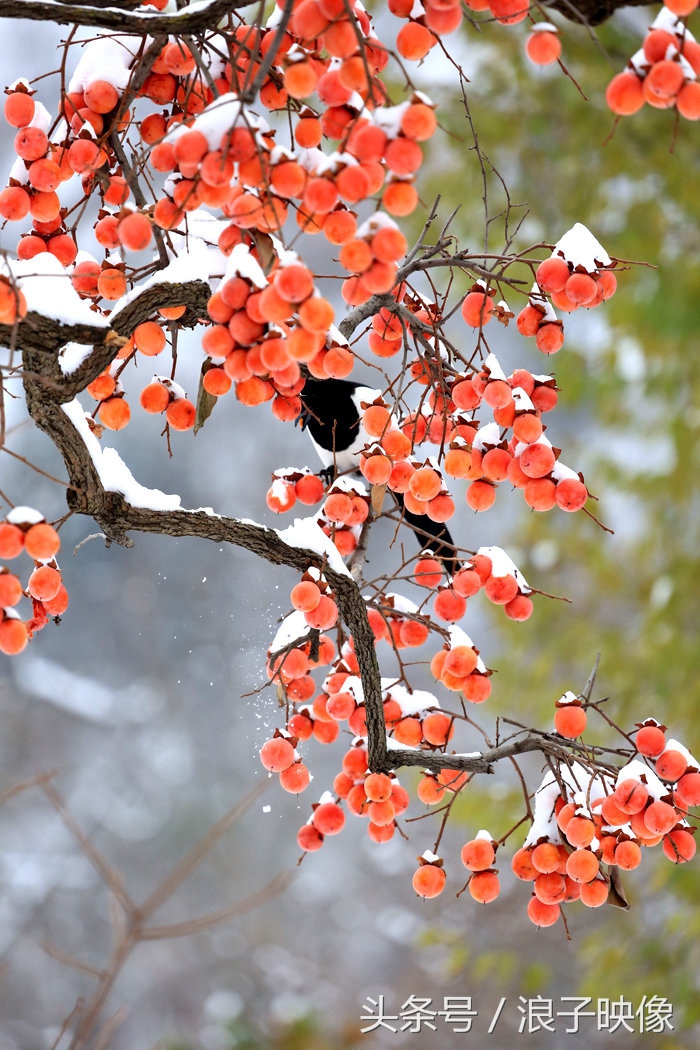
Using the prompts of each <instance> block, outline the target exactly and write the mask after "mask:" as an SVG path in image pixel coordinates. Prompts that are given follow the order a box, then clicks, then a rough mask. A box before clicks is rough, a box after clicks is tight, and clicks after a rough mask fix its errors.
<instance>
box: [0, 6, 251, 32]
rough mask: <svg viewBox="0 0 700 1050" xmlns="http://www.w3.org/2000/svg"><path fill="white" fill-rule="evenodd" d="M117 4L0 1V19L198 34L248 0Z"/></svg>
mask: <svg viewBox="0 0 700 1050" xmlns="http://www.w3.org/2000/svg"><path fill="white" fill-rule="evenodd" d="M119 6H120V5H119V4H118V3H117V4H114V5H113V6H111V7H109V8H106V9H105V10H102V9H101V8H100V7H98V6H89V5H85V6H82V5H80V4H76V3H72V4H69V3H63V2H62V0H0V18H28V19H31V20H32V21H35V22H48V21H51V22H58V23H59V24H60V25H78V26H93V27H95V28H100V29H112V30H115V31H116V32H120V33H133V34H137V35H142V34H144V33H198V32H201V31H202V30H204V29H215V28H216V24H217V22H218V21H219V19H221V18H224V17H225V16H226V15H227V14H229V12H231V11H235V10H237V9H238V8H239V7H249V6H250V0H209V3H208V4H206V6H203V4H202V3H201V2H200V3H198V4H197V6H196V8H195V9H194V10H189V9H185V10H184V11H178V12H177V14H172V15H163V14H160V13H158V12H156V11H155V9H152V10H153V13H152V14H151V13H149V12H148V10H147V9H145V8H144V9H142V10H139V12H138V13H131V12H130V11H122V10H119Z"/></svg>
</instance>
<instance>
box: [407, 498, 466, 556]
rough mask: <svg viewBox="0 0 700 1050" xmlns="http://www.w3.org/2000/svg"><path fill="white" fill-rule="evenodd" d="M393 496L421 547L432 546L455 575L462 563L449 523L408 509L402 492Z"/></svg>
mask: <svg viewBox="0 0 700 1050" xmlns="http://www.w3.org/2000/svg"><path fill="white" fill-rule="evenodd" d="M393 496H394V498H395V500H396V502H397V503H398V505H399V507H400V509H401V516H402V517H403V520H404V521H405V522H407V523H408V524H409V525H410V526H411V528H412V529H413V531H414V533H415V536H416V539H417V540H418V542H419V543H420V545H421V547H430V549H431V551H432V552H433V554H434V555H435V557H436V558H439V560H440V561H441V562H442V563H443V565H444V566H445V569H446V571H447V572H448V573H449V574H450V576H454V574H455V573H456V572H457V570H458V569H461V567H462V564H461V562H460V561H459V558H458V557H457V548H456V547H455V542H454V540H453V539H452V535H451V533H450V530H449V529H448V528H447V525H445V524H444V522H441V521H433V520H432V518H429V517H428V515H427V514H413V513H412V512H411V511H410V510H406V507H405V505H404V501H403V496H402V495H401V493H400V492H394V493H393Z"/></svg>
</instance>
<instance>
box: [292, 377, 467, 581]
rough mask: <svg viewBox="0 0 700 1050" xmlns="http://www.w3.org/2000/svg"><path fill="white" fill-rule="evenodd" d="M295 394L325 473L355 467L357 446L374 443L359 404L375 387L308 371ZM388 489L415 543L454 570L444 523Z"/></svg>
mask: <svg viewBox="0 0 700 1050" xmlns="http://www.w3.org/2000/svg"><path fill="white" fill-rule="evenodd" d="M300 397H301V402H302V413H301V416H300V422H301V425H302V427H303V428H304V429H305V430H306V431H307V432H308V434H309V437H310V438H311V441H312V443H313V446H314V448H315V449H316V452H317V454H318V457H319V459H320V460H321V462H322V463H323V466H324V468H325V472H326V473H327V474H328V476H329V477H331V478H332V477H334V476H335V475H336V474H342V473H346V472H349V471H356V470H358V464H359V454H360V451H361V450H362V449H363V448H364V447H365V445H371V444H374V443H375V440H374V439H373V438H371V437H370V436H369V435H368V434H367V432H366V431H365V429H364V428H363V426H362V421H361V420H362V408H361V405H362V404H363V403H364V404H365V405H368V404H372V403H373V402H374V401H376V400H377V398H379V397H381V391H380V390H375V389H373V388H372V387H368V386H363V384H362V383H353V382H351V381H350V380H349V379H315V378H313V377H309V378H308V379H307V380H306V383H305V384H304V388H303V390H302V392H301V394H300ZM392 495H393V496H394V499H395V500H396V502H397V503H398V505H399V507H400V509H401V512H402V516H403V519H404V521H406V522H407V524H408V525H410V526H411V528H412V529H413V532H414V533H415V535H416V538H417V539H418V542H419V544H420V545H421V547H430V549H431V550H432V552H433V554H434V555H435V557H436V558H439V559H440V560H441V561H442V562H443V564H444V566H445V568H446V570H447V571H448V572H449V573H450V574H453V573H455V572H456V571H457V570H458V569H459V568H460V563H459V561H458V559H457V549H456V547H455V544H454V540H453V539H452V536H451V535H450V531H449V529H448V528H447V526H446V525H444V524H443V523H442V522H437V521H432V520H431V519H430V518H429V517H428V516H427V515H426V514H413V513H411V511H408V510H406V508H405V507H404V501H403V497H402V496H401V493H399V492H394V493H392Z"/></svg>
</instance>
